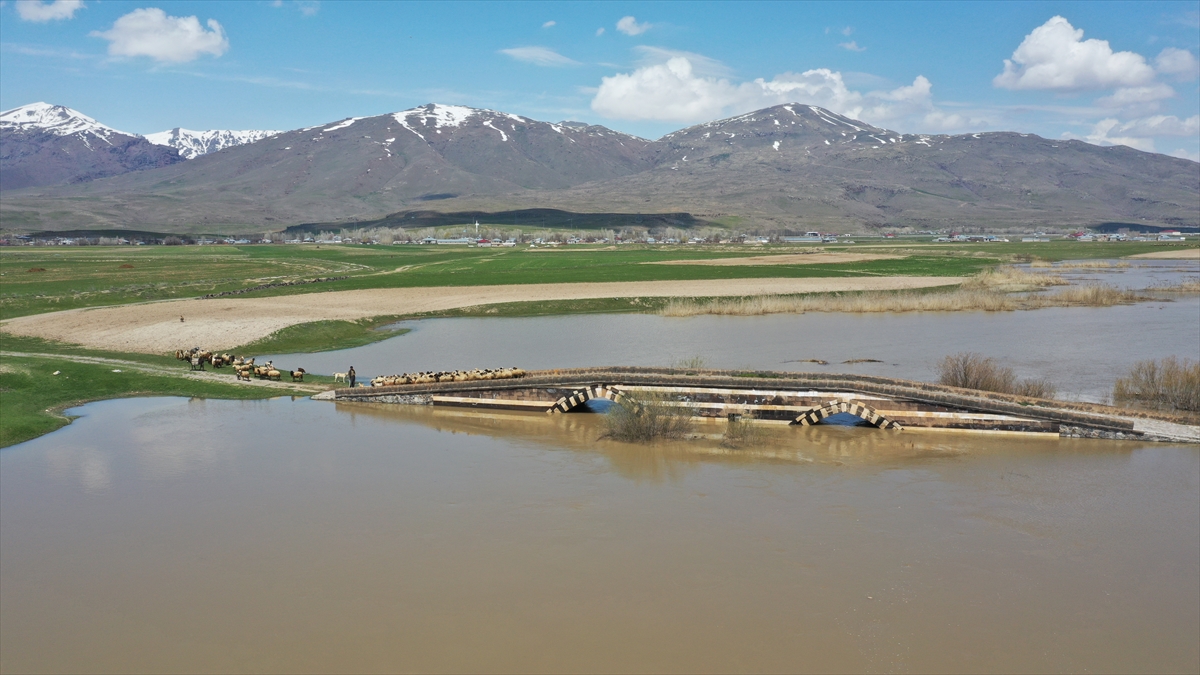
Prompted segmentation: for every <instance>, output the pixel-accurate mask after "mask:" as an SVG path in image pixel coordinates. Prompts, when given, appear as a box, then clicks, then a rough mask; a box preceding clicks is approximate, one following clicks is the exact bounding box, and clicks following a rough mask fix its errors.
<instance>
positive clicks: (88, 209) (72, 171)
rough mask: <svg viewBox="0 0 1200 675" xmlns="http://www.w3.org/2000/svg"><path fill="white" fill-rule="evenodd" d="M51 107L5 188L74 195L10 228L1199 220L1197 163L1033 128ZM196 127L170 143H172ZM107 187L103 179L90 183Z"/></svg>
mask: <svg viewBox="0 0 1200 675" xmlns="http://www.w3.org/2000/svg"><path fill="white" fill-rule="evenodd" d="M53 108H54V107H53V106H45V105H44V104H41V105H39V106H27V109H19V110H17V111H9V112H6V113H4V115H3V116H4V125H3V127H2V128H0V134H2V135H3V136H2V138H3V151H2V153H0V155H2V156H3V162H0V169H3V174H2V177H3V187H4V188H5V190H9V189H11V188H14V187H35V186H49V185H54V184H56V183H64V182H71V183H80V184H78V185H58V186H57V187H53V188H50V187H46V188H40V189H39V190H38V191H37V192H36V193H34V192H33V191H25V192H24V193H23V194H20V193H18V194H14V193H6V194H5V198H4V202H3V205H2V206H0V208H3V212H4V215H5V220H6V221H7V222H24V223H29V224H30V225H29V226H30V227H45V228H49V227H61V228H66V227H78V228H91V227H111V226H134V225H137V226H143V227H147V228H167V229H170V230H177V231H195V229H194V228H197V227H208V226H213V227H217V226H220V227H225V226H230V227H232V226H234V225H236V226H237V227H244V226H248V225H256V226H257V225H261V226H262V227H264V228H276V227H279V226H282V225H288V224H297V223H314V222H324V223H332V222H347V221H359V222H384V221H383V220H380V218H381V217H382V218H383V219H384V220H385V221H386V222H387V223H388V224H393V225H402V226H406V225H409V224H415V223H420V222H428V221H429V219H428V218H426V216H428V215H429V214H434V215H436V214H438V213H441V214H446V215H447V216H450V215H452V214H459V215H461V214H468V215H470V220H473V219H474V217H475V216H476V215H479V214H483V215H481V216H480V217H486V214H487V213H510V212H511V213H516V212H518V211H520V212H528V213H526V215H525V216H521V218H520V219H518V217H517V216H516V215H511V216H503V217H500V220H498V221H496V222H501V223H509V222H512V223H514V224H527V223H529V222H539V221H538V220H537V217H536V216H530V215H529V213H533V212H534V211H545V210H547V209H557V210H558V212H559V214H560V215H561V214H566V216H565V217H566V221H567V222H568V226H570V225H569V224H570V223H571V222H575V221H573V220H572V218H573V217H574V215H573V214H588V217H589V218H591V220H588V221H587V222H601V223H603V222H609V223H611V224H612V225H614V226H615V225H616V224H619V223H620V222H624V221H621V220H620V219H619V218H618V216H622V214H624V215H625V216H630V217H632V218H634V220H633V221H632V222H643V221H642V220H640V218H641V214H655V213H657V214H675V215H681V216H686V217H687V218H680V219H678V220H679V222H684V221H686V220H687V219H688V218H691V219H693V220H694V221H706V220H710V221H712V222H731V221H734V222H743V223H755V224H757V225H758V226H768V227H777V228H780V229H791V230H821V231H837V230H856V229H862V228H883V227H906V226H907V227H913V228H922V229H929V228H943V227H951V228H953V227H959V226H962V225H967V226H969V225H972V224H976V223H979V224H987V225H988V226H1001V227H1009V226H1013V227H1018V226H1019V227H1029V226H1042V225H1057V226H1062V225H1064V224H1066V225H1072V226H1076V225H1077V226H1087V225H1089V224H1096V223H1129V222H1140V223H1147V224H1154V225H1171V226H1189V227H1192V226H1195V224H1196V223H1197V217H1198V216H1197V213H1198V212H1197V210H1196V204H1197V200H1198V199H1200V188H1198V186H1200V184H1198V183H1197V181H1196V175H1197V168H1196V167H1197V166H1198V165H1197V164H1196V163H1195V162H1190V161H1187V160H1182V159H1176V158H1172V157H1165V156H1163V155H1156V154H1153V153H1145V152H1140V151H1137V150H1133V149H1131V148H1125V147H1120V146H1117V147H1110V148H1104V147H1099V146H1095V145H1091V144H1088V143H1084V142H1081V141H1061V140H1053V139H1045V138H1039V137H1037V136H1034V135H1032V134H1019V133H1010V132H989V133H975V134H959V135H953V136H948V135H926V134H901V133H896V132H894V131H889V130H887V129H882V128H879V127H875V126H872V125H870V124H867V123H865V122H862V121H860V120H856V119H853V118H850V117H846V116H844V115H839V114H836V113H834V112H832V111H829V110H825V109H823V108H819V107H816V106H811V105H806V104H801V103H789V104H783V105H778V106H774V107H771V108H765V109H762V110H757V111H754V112H752V113H747V114H744V115H738V116H736V117H730V118H728V119H723V120H715V121H713V122H707V123H704V124H699V125H696V126H692V127H689V128H687V129H681V130H680V131H677V132H675V133H672V134H669V135H667V136H664V137H663V138H661V139H659V140H657V141H653V142H652V141H647V140H645V139H642V138H637V137H635V136H630V135H627V134H622V133H619V132H616V131H613V130H611V129H606V128H605V127H602V126H588V125H583V124H579V123H575V122H560V123H549V122H540V121H537V120H533V119H530V118H527V117H523V116H520V115H513V114H509V113H505V112H500V111H495V110H485V109H480V108H468V107H463V106H453V105H441V104H434V103H431V104H428V105H423V106H419V107H416V108H411V109H409V110H402V111H400V112H396V113H388V114H383V115H376V116H373V117H350V118H346V119H342V120H338V121H330V122H326V123H324V124H319V125H316V126H312V127H307V128H304V129H296V130H293V131H287V132H281V133H277V134H275V135H272V136H268V137H266V138H262V139H260V140H257V141H255V142H252V143H243V144H240V145H237V146H233V147H226V148H225V149H224V150H222V151H221V152H208V153H207V154H204V155H199V156H196V158H195V159H192V160H189V161H186V162H184V161H183V160H182V158H181V157H180V155H179V152H178V151H177V150H176V149H175V148H174V147H164V146H157V145H153V144H151V143H150V141H148V140H146V139H145V138H141V137H132V136H128V135H125V134H121V133H120V132H116V131H113V130H111V129H108V128H107V127H103V125H98V124H97V123H95V121H94V120H90V118H86V117H83V116H81V115H78V114H77V113H74V111H69V110H65V109H63V110H58V111H55V110H54V109H53ZM93 125H94V126H93ZM62 133H65V134H66V135H59V134H62ZM188 133H190V132H185V131H184V130H182V129H180V130H178V131H177V132H167V134H168V135H170V134H175V135H176V136H178V137H179V139H180V140H182V139H183V138H184V137H185V136H186V135H187V134H188ZM217 133H218V134H219V133H220V132H217ZM81 135H82V136H83V137H84V139H86V140H87V141H88V142H89V143H90V145H85V144H84V142H83V140H81V138H80V136H81ZM101 136H103V137H104V138H106V139H108V140H107V141H105V142H101V141H99V140H98V139H99V138H100V137H101ZM154 136H161V134H155V135H154ZM119 139H128V142H129V144H130V145H129V146H128V147H129V148H131V149H135V146H136V147H137V148H142V149H143V151H144V150H145V149H147V148H148V149H150V150H151V151H155V152H161V153H169V154H170V158H168V159H166V160H163V161H164V162H167V163H172V164H173V165H171V166H167V165H165V164H159V165H157V166H161V168H156V169H154V170H153V171H145V172H142V171H136V169H140V168H147V166H155V165H154V164H152V163H151V164H146V163H142V164H136V163H134V165H133V166H129V163H130V162H129V161H128V159H127V158H126V159H123V160H122V161H125V162H126V163H125V164H120V165H117V164H115V160H106V161H109V162H110V163H109V164H104V165H102V166H99V167H98V168H97V167H95V166H93V165H94V164H95V163H96V162H97V161H98V159H97V158H100V159H104V158H108V157H113V158H118V157H120V158H125V157H126V156H125V155H123V154H122V153H121V152H118V150H117V149H116V146H118V145H120V144H119V143H118V142H117V141H118V140H119ZM68 141H69V142H71V143H74V144H75V145H73V146H68V145H66V143H67V142H68ZM110 143H111V144H112V145H111V146H110ZM137 144H140V145H137ZM97 148H102V149H103V151H100V150H97ZM86 150H92V152H85V151H86ZM55 171H58V172H59V173H55ZM105 171H107V173H105ZM39 172H40V173H39ZM117 173H124V174H125V175H115V174H117ZM100 176H112V177H111V178H107V179H106V180H97V181H91V180H90V179H91V178H94V177H100ZM85 181H87V182H85ZM609 216H611V217H612V218H613V219H612V220H607V221H606V220H605V218H606V217H609ZM458 217H459V216H458V215H454V216H453V218H450V220H454V218H458ZM462 217H463V218H465V217H466V216H462ZM498 217H499V216H498ZM556 217H557V216H556ZM622 217H623V216H622ZM530 218H533V220H532V221H530ZM560 220H562V219H561V218H560ZM463 222H468V220H464V221H463ZM578 222H581V223H582V222H584V220H580V221H578ZM189 228H191V229H189Z"/></svg>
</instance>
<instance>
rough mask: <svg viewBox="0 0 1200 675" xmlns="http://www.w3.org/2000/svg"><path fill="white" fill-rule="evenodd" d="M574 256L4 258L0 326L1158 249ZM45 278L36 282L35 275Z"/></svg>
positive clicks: (0, 254)
mask: <svg viewBox="0 0 1200 675" xmlns="http://www.w3.org/2000/svg"><path fill="white" fill-rule="evenodd" d="M606 248H609V247H600V246H572V247H563V248H561V249H550V250H547V249H528V248H523V247H517V248H466V247H457V246H455V247H451V246H414V245H403V246H338V245H335V246H328V245H326V246H321V247H319V248H318V247H317V246H315V245H312V244H307V245H257V246H223V245H222V246H179V247H175V246H137V247H132V246H124V247H117V248H110V247H11V248H10V247H6V248H3V249H0V275H3V276H0V318H11V317H15V316H23V315H26V314H38V313H42V312H51V311H56V310H61V309H74V308H78V307H95V306H102V305H116V304H126V303H131V302H144V301H148V300H168V299H178V298H189V297H200V296H203V295H205V294H209V293H220V292H232V291H239V290H242V289H248V288H253V287H256V286H260V285H263V284H278V283H285V282H295V281H307V280H311V279H314V278H328V277H342V276H344V277H347V278H345V279H341V280H338V281H330V282H322V283H313V284H303V285H296V286H281V287H275V288H268V289H264V290H258V291H254V292H252V293H246V294H245V295H246V296H247V297H269V296H274V295H292V294H298V293H315V292H322V291H336V290H355V289H368V288H411V287H427V286H485V285H500V284H535V283H563V282H574V281H658V280H700V279H735V278H770V277H846V276H887V275H902V276H965V275H970V274H974V273H976V272H978V271H980V270H982V269H983V268H985V267H987V266H989V265H994V264H996V263H998V262H1004V261H1014V260H1019V259H1020V260H1034V259H1037V260H1048V261H1057V260H1065V259H1076V258H1111V257H1118V256H1125V255H1132V254H1135V253H1148V252H1154V251H1161V250H1164V249H1165V248H1166V247H1165V246H1164V245H1162V244H1158V243H1156V242H1144V243H1143V242H1120V243H1106V242H1090V243H1075V242H1038V243H994V244H928V243H921V242H897V243H891V242H887V243H883V242H872V243H870V244H859V245H853V246H827V247H825V250H828V251H859V250H861V251H863V252H871V253H896V254H900V255H904V256H906V257H904V258H902V259H897V260H876V261H866V262H858V263H842V264H818V265H795V266H787V265H772V266H719V267H715V266H697V265H643V264H639V263H645V262H662V261H667V260H696V259H713V258H735V257H744V256H746V255H763V254H770V253H788V252H797V251H800V250H803V248H802V247H790V246H737V245H727V246H669V247H652V246H635V245H627V246H621V247H620V248H618V249H615V250H605V249H606ZM31 270H43V271H31Z"/></svg>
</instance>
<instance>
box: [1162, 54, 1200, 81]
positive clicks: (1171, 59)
mask: <svg viewBox="0 0 1200 675" xmlns="http://www.w3.org/2000/svg"><path fill="white" fill-rule="evenodd" d="M1154 69H1155V70H1157V71H1158V72H1160V73H1162V74H1163V75H1174V76H1175V77H1177V78H1178V79H1180V80H1192V79H1195V78H1196V76H1197V75H1200V64H1197V62H1196V57H1195V56H1192V53H1191V52H1189V51H1188V50H1186V49H1176V48H1175V47H1167V48H1166V49H1164V50H1162V51H1161V52H1159V54H1158V57H1156V58H1155V59H1154Z"/></svg>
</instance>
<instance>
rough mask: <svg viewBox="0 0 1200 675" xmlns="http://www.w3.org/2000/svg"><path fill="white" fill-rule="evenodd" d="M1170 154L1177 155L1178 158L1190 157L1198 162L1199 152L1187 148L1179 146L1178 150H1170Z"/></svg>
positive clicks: (1199, 159) (1199, 158)
mask: <svg viewBox="0 0 1200 675" xmlns="http://www.w3.org/2000/svg"><path fill="white" fill-rule="evenodd" d="M1170 155H1171V156H1172V157H1178V158H1180V159H1190V160H1192V161H1193V162H1200V152H1191V151H1189V150H1184V149H1183V148H1179V149H1178V150H1172V151H1171V152H1170Z"/></svg>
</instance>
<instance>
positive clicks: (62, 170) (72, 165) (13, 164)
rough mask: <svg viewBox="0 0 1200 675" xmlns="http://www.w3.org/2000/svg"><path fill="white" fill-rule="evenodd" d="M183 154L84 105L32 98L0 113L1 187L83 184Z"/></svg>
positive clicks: (164, 163)
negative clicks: (107, 120) (94, 113)
mask: <svg viewBox="0 0 1200 675" xmlns="http://www.w3.org/2000/svg"><path fill="white" fill-rule="evenodd" d="M181 160H182V158H181V157H180V156H179V153H178V152H176V151H175V150H173V149H170V148H163V147H159V146H156V145H153V144H151V143H150V142H149V141H147V140H146V139H144V138H142V137H141V136H137V135H135V134H128V133H125V132H123V131H117V130H116V129H113V128H112V127H109V126H106V125H103V124H101V123H99V122H97V121H96V120H94V119H92V118H91V117H88V116H87V115H84V114H83V113H81V112H79V111H78V110H72V109H71V108H68V107H66V106H61V105H51V104H49V103H31V104H29V105H24V106H21V107H20V108H13V109H12V110H6V111H4V112H3V113H0V188H2V189H4V190H15V189H19V188H26V187H41V186H46V185H57V184H59V183H77V182H81V181H89V180H93V179H95V178H103V177H106V176H115V175H117V174H122V173H127V172H129V171H140V170H142V169H154V168H158V167H162V166H167V165H170V164H174V163H176V162H179V161H181Z"/></svg>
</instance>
